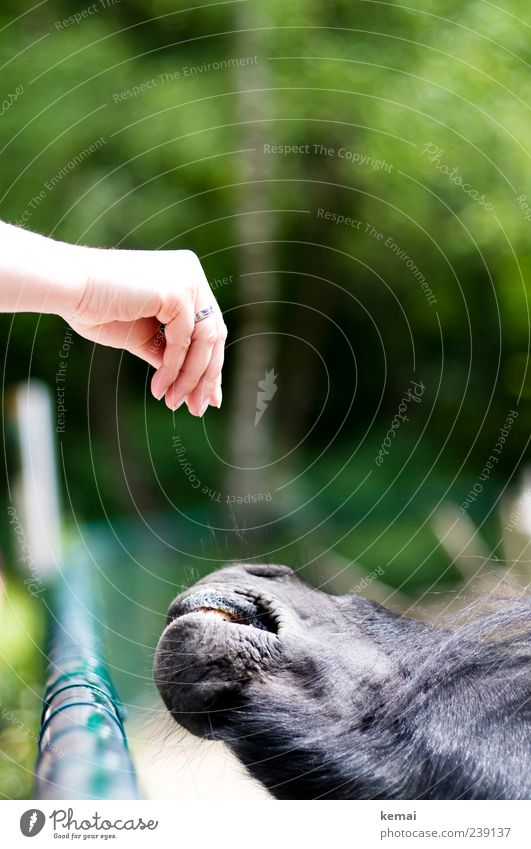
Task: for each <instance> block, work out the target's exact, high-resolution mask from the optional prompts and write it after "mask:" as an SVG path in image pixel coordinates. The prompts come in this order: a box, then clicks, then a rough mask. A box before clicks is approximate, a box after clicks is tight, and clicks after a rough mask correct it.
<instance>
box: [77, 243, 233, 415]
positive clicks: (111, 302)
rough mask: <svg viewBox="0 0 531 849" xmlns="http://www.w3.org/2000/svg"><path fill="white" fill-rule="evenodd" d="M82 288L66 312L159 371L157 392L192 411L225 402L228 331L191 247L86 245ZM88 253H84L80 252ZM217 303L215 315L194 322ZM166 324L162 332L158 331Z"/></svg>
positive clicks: (81, 328) (86, 331) (94, 337)
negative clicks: (154, 248)
mask: <svg viewBox="0 0 531 849" xmlns="http://www.w3.org/2000/svg"><path fill="white" fill-rule="evenodd" d="M82 250H83V251H85V256H84V259H85V261H86V263H87V266H86V270H87V275H86V282H85V284H84V287H83V293H82V296H81V298H80V299H79V301H78V302H77V304H76V306H75V307H73V308H72V307H71V306H68V307H66V308H65V311H64V312H62V313H61V314H62V315H63V317H64V318H65V319H66V320H67V321H68V323H69V324H70V325H71V326H72V327H73V329H74V330H75V331H76V332H77V333H79V334H80V335H81V336H84V337H85V338H86V339H90V340H91V341H94V342H98V343H99V344H103V345H110V346H111V347H113V348H124V349H125V350H127V351H130V352H131V353H132V354H135V355H136V356H137V357H141V358H142V359H143V360H145V361H146V362H147V363H149V364H150V365H152V366H154V367H155V368H156V369H157V371H156V373H155V374H154V376H153V379H152V382H151V391H152V393H153V395H154V396H155V398H157V399H159V400H160V399H161V398H162V397H164V396H165V398H166V404H167V406H168V407H169V408H170V409H171V410H176V409H178V407H180V406H181V404H182V403H183V402H186V403H187V405H188V409H189V411H190V412H191V413H192V414H193V415H195V416H202V415H203V414H204V412H205V410H206V409H207V407H208V405H209V404H211V405H212V406H214V407H220V406H221V399H222V392H221V368H222V365H223V357H224V350H225V339H226V337H227V329H226V327H225V322H224V321H223V317H222V314H221V310H220V309H219V306H218V304H217V302H216V299H215V297H214V295H213V293H212V290H211V288H210V286H209V284H208V281H207V279H206V277H205V274H204V271H203V269H202V267H201V263H200V261H199V259H198V258H197V257H196V255H195V254H194V253H192V251H188V250H179V251H129V250H102V249H98V248H83V249H82ZM82 259H83V257H82ZM209 305H212V307H213V308H214V313H213V315H211V316H209V317H208V318H206V319H204V320H203V321H200V322H197V323H196V322H195V318H194V317H195V313H196V312H198V311H199V310H201V309H204V308H205V307H208V306H209ZM161 325H164V326H165V328H164V332H162V331H161Z"/></svg>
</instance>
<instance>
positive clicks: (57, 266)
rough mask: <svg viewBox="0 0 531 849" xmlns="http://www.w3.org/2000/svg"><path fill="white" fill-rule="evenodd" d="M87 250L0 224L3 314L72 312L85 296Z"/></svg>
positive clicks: (0, 283)
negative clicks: (85, 256) (85, 259)
mask: <svg viewBox="0 0 531 849" xmlns="http://www.w3.org/2000/svg"><path fill="white" fill-rule="evenodd" d="M84 251H85V249H84V248H81V247H78V246H75V245H68V244H65V243H64V242H56V241H54V240H53V239H48V238H46V237H44V236H40V235H38V234H36V233H30V232H29V231H27V230H23V229H22V228H20V227H13V226H12V225H10V224H5V223H3V222H1V221H0V312H43V313H56V314H57V315H68V314H69V313H71V312H72V310H73V309H74V307H75V306H76V304H77V303H78V301H79V300H80V298H81V297H82V295H83V288H84V284H85V279H86V272H85V269H84V268H83V265H84V262H83V259H84Z"/></svg>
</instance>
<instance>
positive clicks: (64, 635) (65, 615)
mask: <svg viewBox="0 0 531 849" xmlns="http://www.w3.org/2000/svg"><path fill="white" fill-rule="evenodd" d="M91 567H92V569H94V565H93V564H84V563H83V562H79V563H77V564H72V566H71V567H70V568H69V569H68V570H66V572H65V575H64V576H63V577H61V578H58V579H56V580H55V582H54V584H53V585H52V587H50V591H49V597H50V601H49V620H50V638H49V646H48V652H47V657H48V675H47V682H46V691H45V696H44V707H43V713H42V725H41V734H40V742H39V758H38V762H37V769H36V779H37V787H36V796H37V798H39V799H87V798H89V799H137V798H139V794H138V787H137V782H136V777H135V773H134V769H133V765H132V763H131V759H130V756H129V751H128V747H127V740H126V736H125V730H124V726H123V721H124V718H125V716H124V711H123V708H122V706H121V704H120V700H119V698H118V695H117V693H116V690H115V688H114V686H113V683H112V681H111V678H110V676H109V672H108V670H107V667H106V665H105V662H104V659H103V651H102V646H101V642H100V639H99V634H98V628H97V623H98V621H100V615H99V605H98V603H97V593H96V592H95V587H94V580H91Z"/></svg>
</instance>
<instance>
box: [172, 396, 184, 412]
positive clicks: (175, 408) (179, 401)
mask: <svg viewBox="0 0 531 849" xmlns="http://www.w3.org/2000/svg"><path fill="white" fill-rule="evenodd" d="M186 397H187V396H186V395H185V396H184V398H179V400H178V401H177V403H176V404H172V406H171V409H172V410H173V412H175V411H176V410H178V409H179V407H182V405H183V404H184V402H185V401H186Z"/></svg>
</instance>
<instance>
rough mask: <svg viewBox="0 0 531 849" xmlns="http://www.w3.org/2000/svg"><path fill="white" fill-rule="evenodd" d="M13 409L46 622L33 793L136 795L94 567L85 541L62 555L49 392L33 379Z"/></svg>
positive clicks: (21, 494)
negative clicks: (106, 654)
mask: <svg viewBox="0 0 531 849" xmlns="http://www.w3.org/2000/svg"><path fill="white" fill-rule="evenodd" d="M11 410H12V418H13V420H14V424H15V427H16V432H17V438H18V444H19V453H20V467H21V471H20V477H19V481H18V484H17V486H16V500H17V505H18V508H19V510H20V514H21V516H22V518H23V521H24V525H25V528H26V531H27V537H28V545H29V548H30V551H31V553H32V578H33V580H36V581H38V582H40V583H41V584H43V585H44V586H45V587H46V592H45V593H43V594H39V598H40V599H42V600H43V601H44V603H45V604H46V607H47V612H48V622H49V639H48V646H47V652H46V657H47V662H48V671H47V677H46V689H45V696H44V706H43V713H42V723H41V733H40V739H39V753H38V761H37V767H36V796H37V798H39V799H138V798H139V794H138V787H137V781H136V777H135V772H134V768H133V765H132V762H131V759H130V756H129V751H128V747H127V739H126V735H125V730H124V725H123V722H124V711H123V708H122V706H121V704H120V700H119V698H118V695H117V693H116V690H115V688H114V686H113V683H112V681H111V678H110V675H109V672H108V669H107V667H106V664H105V661H104V653H103V647H102V641H101V631H102V626H101V624H100V623H101V622H102V618H101V610H100V605H99V603H98V601H99V593H98V586H97V582H96V573H97V567H96V566H95V564H94V563H93V562H92V561H91V560H90V558H89V557H88V556H87V555H86V554H85V552H84V550H83V549H82V548H81V546H80V545H79V544H78V545H77V547H76V546H74V547H73V550H70V551H69V553H68V555H65V552H64V546H63V534H62V527H61V525H62V521H61V512H60V495H59V485H58V480H57V464H56V434H55V432H54V430H55V429H54V425H53V422H54V411H53V405H52V401H51V395H50V393H49V391H48V390H47V388H46V387H45V386H43V385H42V384H39V383H34V382H30V383H28V384H26V385H24V386H21V387H19V388H18V389H17V390H16V392H15V393H14V395H13V403H12V405H11ZM70 548H71V549H72V546H71V547H70Z"/></svg>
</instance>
